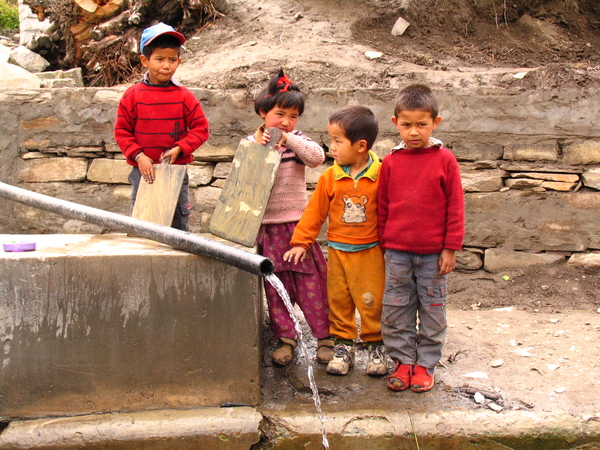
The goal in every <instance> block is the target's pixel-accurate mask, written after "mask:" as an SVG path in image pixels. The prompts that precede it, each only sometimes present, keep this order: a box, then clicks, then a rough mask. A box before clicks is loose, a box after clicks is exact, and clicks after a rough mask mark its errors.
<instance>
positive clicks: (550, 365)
mask: <svg viewBox="0 0 600 450" xmlns="http://www.w3.org/2000/svg"><path fill="white" fill-rule="evenodd" d="M546 367H547V368H548V370H556V369H558V368H559V367H560V364H546Z"/></svg>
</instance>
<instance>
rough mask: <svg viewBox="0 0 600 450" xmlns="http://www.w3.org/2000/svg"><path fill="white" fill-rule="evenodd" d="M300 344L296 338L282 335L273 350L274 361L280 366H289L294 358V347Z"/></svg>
mask: <svg viewBox="0 0 600 450" xmlns="http://www.w3.org/2000/svg"><path fill="white" fill-rule="evenodd" d="M297 345H298V342H297V341H296V339H290V338H285V337H282V338H280V339H279V342H278V343H277V348H276V349H275V351H274V352H273V356H272V357H271V358H272V359H273V362H274V363H275V364H277V365H278V366H287V365H288V364H289V363H291V362H292V359H294V349H295V348H296V346H297Z"/></svg>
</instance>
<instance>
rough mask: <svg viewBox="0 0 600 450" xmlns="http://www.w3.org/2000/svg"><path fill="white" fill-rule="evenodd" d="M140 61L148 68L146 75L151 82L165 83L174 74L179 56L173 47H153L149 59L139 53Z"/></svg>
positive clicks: (179, 60) (178, 62) (179, 61)
mask: <svg viewBox="0 0 600 450" xmlns="http://www.w3.org/2000/svg"><path fill="white" fill-rule="evenodd" d="M140 61H141V63H142V65H143V66H144V67H147V68H148V77H149V78H150V82H151V83H152V84H166V83H167V82H168V81H169V80H170V79H171V77H173V75H175V71H176V70H177V67H178V66H179V64H180V63H181V58H180V57H179V51H178V50H177V49H175V48H155V49H154V51H153V52H152V55H150V59H148V58H146V57H145V56H144V55H141V56H140Z"/></svg>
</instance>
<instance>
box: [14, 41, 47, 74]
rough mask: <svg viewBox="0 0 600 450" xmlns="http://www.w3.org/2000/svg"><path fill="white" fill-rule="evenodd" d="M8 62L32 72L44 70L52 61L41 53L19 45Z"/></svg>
mask: <svg viewBox="0 0 600 450" xmlns="http://www.w3.org/2000/svg"><path fill="white" fill-rule="evenodd" d="M8 62H10V63H13V64H16V65H17V66H20V67H22V68H23V69H25V70H27V71H28V72H31V73H36V72H43V71H44V69H46V67H48V66H49V65H50V63H49V62H48V61H47V60H46V59H45V58H44V57H43V56H41V55H39V54H37V53H35V52H32V51H31V50H29V49H28V48H26V47H24V46H23V45H19V46H18V47H17V48H15V49H14V50H13V51H12V52H10V58H8Z"/></svg>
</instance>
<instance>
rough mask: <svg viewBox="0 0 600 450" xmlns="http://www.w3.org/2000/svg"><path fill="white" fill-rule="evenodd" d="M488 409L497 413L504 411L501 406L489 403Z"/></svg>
mask: <svg viewBox="0 0 600 450" xmlns="http://www.w3.org/2000/svg"><path fill="white" fill-rule="evenodd" d="M487 407H488V408H490V409H491V410H492V411H496V412H500V411H502V410H503V409H504V408H502V406H500V405H499V404H497V403H494V402H490V403H488V404H487Z"/></svg>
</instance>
